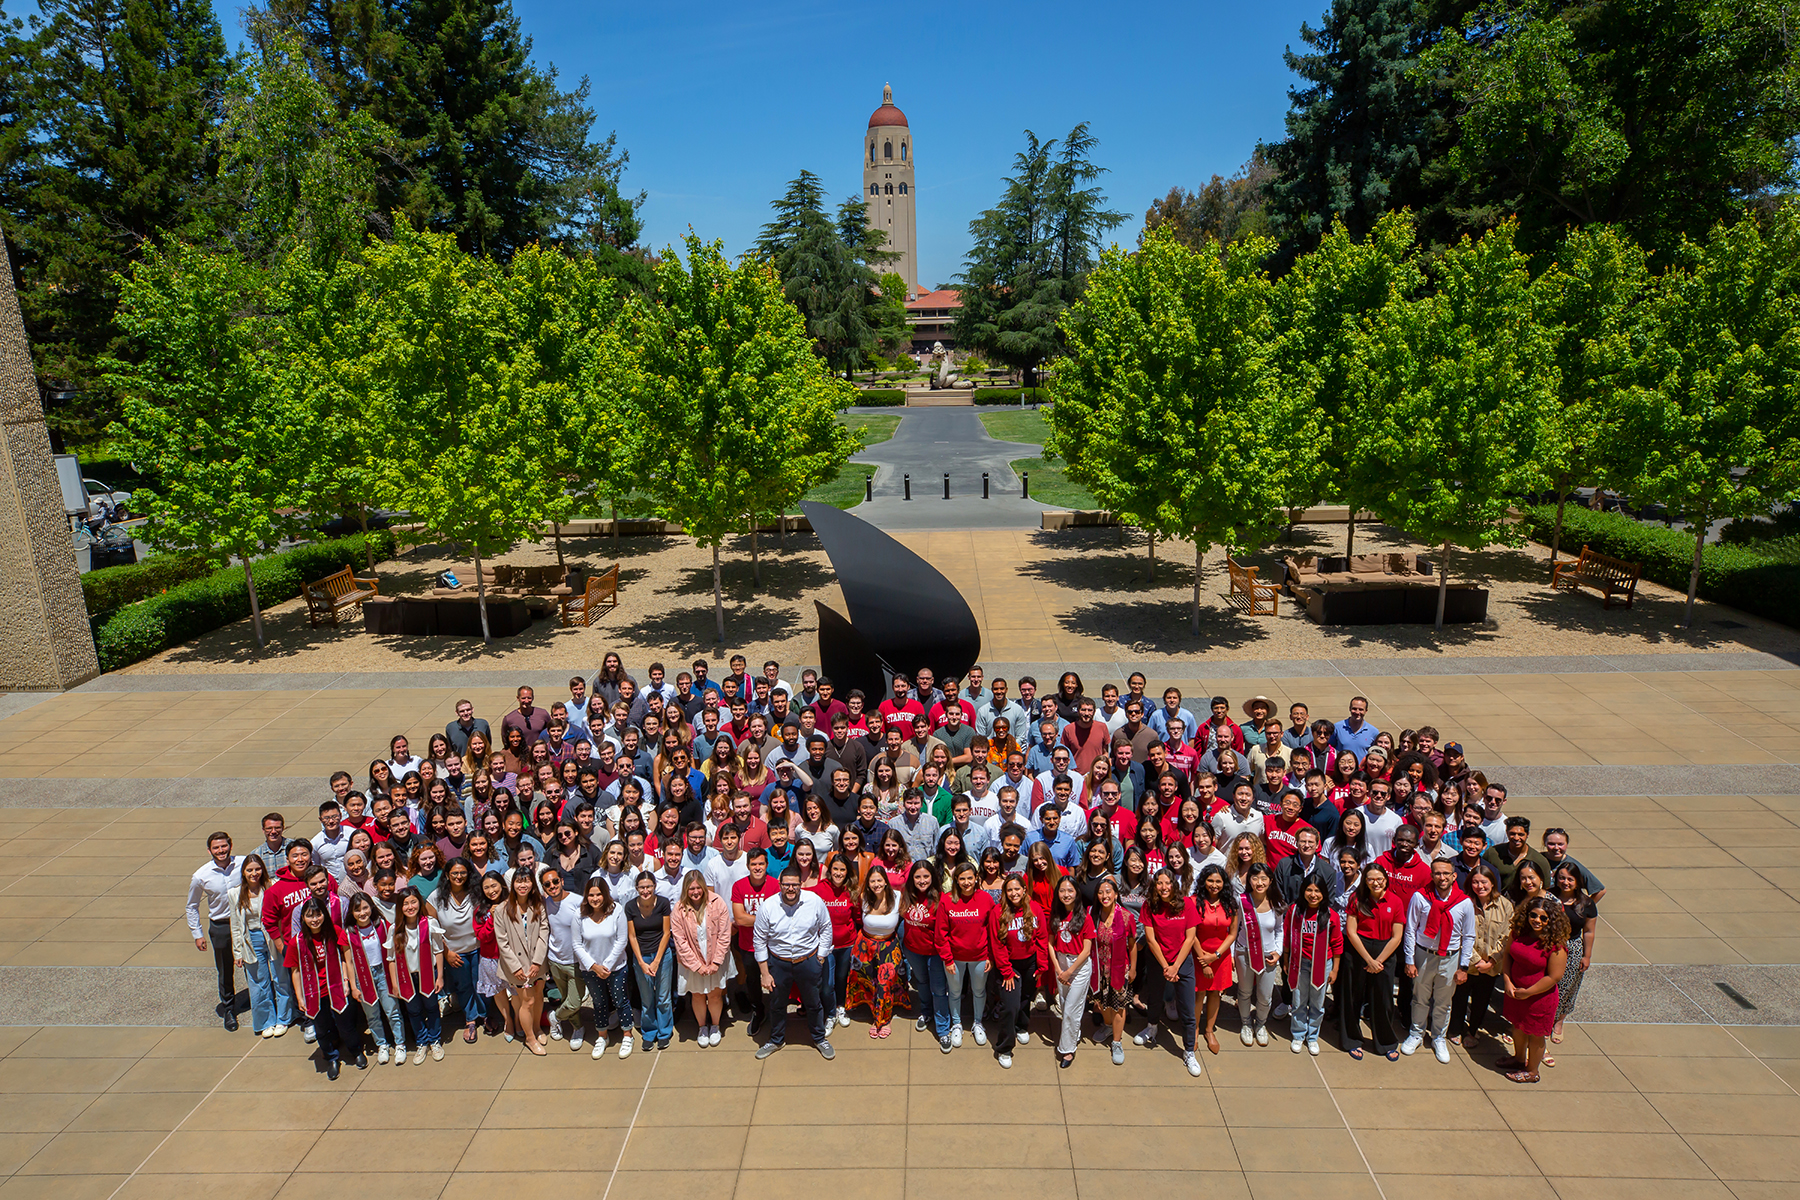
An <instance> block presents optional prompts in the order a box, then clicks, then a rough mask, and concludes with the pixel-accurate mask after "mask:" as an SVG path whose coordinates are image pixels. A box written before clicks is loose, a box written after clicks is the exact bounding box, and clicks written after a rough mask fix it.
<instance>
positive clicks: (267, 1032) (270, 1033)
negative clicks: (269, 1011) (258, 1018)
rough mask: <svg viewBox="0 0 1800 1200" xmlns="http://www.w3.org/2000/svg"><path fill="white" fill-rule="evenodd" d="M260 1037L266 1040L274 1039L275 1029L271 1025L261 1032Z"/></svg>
mask: <svg viewBox="0 0 1800 1200" xmlns="http://www.w3.org/2000/svg"><path fill="white" fill-rule="evenodd" d="M260 1036H262V1037H266V1038H272V1037H274V1036H275V1027H274V1026H273V1025H271V1026H269V1027H268V1028H267V1029H265V1030H263V1031H262V1033H261V1035H260Z"/></svg>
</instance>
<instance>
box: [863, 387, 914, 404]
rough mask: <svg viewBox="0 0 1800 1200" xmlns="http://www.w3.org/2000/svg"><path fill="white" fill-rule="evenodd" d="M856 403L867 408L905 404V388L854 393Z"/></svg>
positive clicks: (866, 389) (867, 389)
mask: <svg viewBox="0 0 1800 1200" xmlns="http://www.w3.org/2000/svg"><path fill="white" fill-rule="evenodd" d="M856 403H857V404H859V405H866V406H868V407H871V408H873V407H877V406H880V407H887V408H892V407H894V406H895V405H900V404H905V403H906V389H905V388H865V389H863V390H862V391H860V392H858V393H856Z"/></svg>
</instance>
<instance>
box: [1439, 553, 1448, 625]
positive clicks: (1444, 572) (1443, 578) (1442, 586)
mask: <svg viewBox="0 0 1800 1200" xmlns="http://www.w3.org/2000/svg"><path fill="white" fill-rule="evenodd" d="M1449 594H1450V540H1449V539H1448V538H1445V539H1444V557H1443V559H1442V561H1440V562H1439V563H1438V608H1437V631H1438V632H1439V633H1442V632H1444V600H1445V598H1446V597H1448V596H1449Z"/></svg>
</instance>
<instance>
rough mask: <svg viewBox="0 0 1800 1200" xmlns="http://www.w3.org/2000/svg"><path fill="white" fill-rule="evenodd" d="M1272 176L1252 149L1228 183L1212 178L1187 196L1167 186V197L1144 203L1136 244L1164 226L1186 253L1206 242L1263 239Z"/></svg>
mask: <svg viewBox="0 0 1800 1200" xmlns="http://www.w3.org/2000/svg"><path fill="white" fill-rule="evenodd" d="M1274 177H1275V168H1274V166H1273V165H1272V164H1271V163H1270V162H1269V158H1268V153H1267V151H1266V149H1265V148H1264V147H1262V146H1258V147H1257V148H1256V150H1255V152H1254V153H1253V154H1251V156H1250V161H1249V162H1247V163H1245V164H1244V165H1243V166H1242V167H1239V168H1238V170H1237V173H1236V174H1234V175H1233V176H1232V177H1231V178H1230V179H1227V178H1225V177H1224V176H1223V175H1214V176H1213V177H1212V178H1211V179H1210V180H1208V181H1207V182H1206V183H1205V184H1204V185H1203V186H1201V187H1198V188H1195V189H1194V190H1193V191H1191V192H1189V191H1185V190H1183V189H1182V188H1179V187H1173V188H1170V189H1169V194H1168V195H1167V196H1165V197H1163V198H1162V199H1161V200H1152V201H1151V202H1150V209H1149V211H1148V212H1146V213H1145V214H1144V229H1143V232H1142V233H1141V234H1140V235H1139V237H1138V242H1139V244H1140V245H1141V244H1142V243H1143V239H1144V237H1146V236H1148V235H1149V234H1150V232H1151V231H1152V230H1155V229H1158V228H1160V227H1162V226H1164V225H1168V226H1169V227H1170V228H1171V230H1172V232H1173V233H1174V235H1175V240H1176V241H1178V242H1180V243H1181V244H1182V245H1184V246H1186V247H1187V248H1188V249H1190V250H1199V249H1201V248H1202V247H1204V246H1205V245H1206V243H1207V242H1208V241H1214V242H1218V243H1219V244H1220V245H1221V246H1229V245H1230V244H1231V243H1233V242H1235V241H1237V240H1238V239H1239V238H1241V237H1257V236H1260V237H1267V236H1268V234H1269V231H1270V228H1271V227H1270V223H1269V211H1268V208H1269V184H1270V182H1271V181H1272V180H1273V179H1274Z"/></svg>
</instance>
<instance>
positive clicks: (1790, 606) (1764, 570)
mask: <svg viewBox="0 0 1800 1200" xmlns="http://www.w3.org/2000/svg"><path fill="white" fill-rule="evenodd" d="M1523 511H1524V512H1525V514H1526V517H1527V520H1528V521H1529V522H1530V525H1531V529H1532V535H1531V536H1532V537H1533V538H1535V539H1536V540H1538V541H1540V542H1542V543H1544V544H1545V545H1549V544H1550V535H1551V532H1552V531H1553V530H1554V529H1555V528H1556V506H1555V505H1554V504H1547V505H1537V506H1533V507H1529V508H1526V509H1524V510H1523ZM1583 545H1588V546H1592V547H1593V548H1594V549H1595V550H1598V551H1599V552H1600V553H1602V554H1610V555H1612V556H1613V557H1614V558H1622V559H1624V560H1626V561H1627V562H1636V563H1642V564H1644V578H1645V579H1653V580H1655V581H1656V582H1657V583H1660V584H1662V585H1663V586H1665V587H1671V588H1675V589H1676V590H1677V591H1679V592H1681V593H1682V594H1683V595H1686V594H1687V586H1688V575H1689V573H1690V572H1692V571H1693V569H1694V535H1693V534H1691V533H1689V532H1687V531H1686V530H1681V529H1664V528H1662V527H1661V526H1656V525H1643V524H1640V523H1639V522H1637V521H1634V520H1632V519H1631V518H1630V517H1627V516H1625V515H1623V514H1621V513H1597V512H1594V511H1592V510H1590V509H1586V508H1576V507H1574V506H1570V507H1567V508H1565V509H1564V510H1563V532H1562V551H1563V553H1565V554H1567V555H1569V556H1570V557H1571V558H1572V557H1574V556H1575V555H1577V554H1579V553H1581V547H1582V546H1583ZM1700 596H1701V597H1702V598H1703V599H1707V600H1715V601H1717V602H1718V603H1720V604H1729V605H1731V606H1732V607H1733V608H1741V609H1743V610H1744V611H1745V612H1749V613H1755V614H1756V615H1757V616H1759V617H1767V618H1768V619H1769V620H1771V621H1779V622H1781V623H1782V624H1783V625H1791V626H1794V627H1795V628H1800V563H1795V562H1783V561H1781V560H1779V559H1777V558H1773V557H1770V556H1768V555H1766V554H1763V553H1759V552H1758V548H1757V547H1756V546H1755V545H1750V546H1720V545H1716V544H1715V545H1709V546H1707V547H1706V549H1705V550H1704V551H1703V552H1702V553H1701V557H1700Z"/></svg>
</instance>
